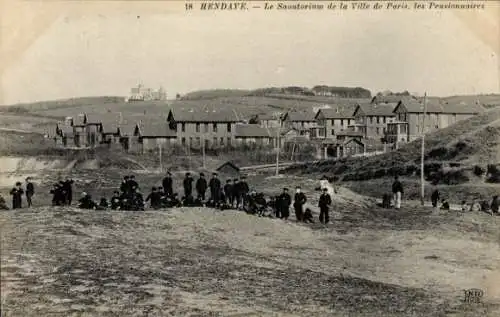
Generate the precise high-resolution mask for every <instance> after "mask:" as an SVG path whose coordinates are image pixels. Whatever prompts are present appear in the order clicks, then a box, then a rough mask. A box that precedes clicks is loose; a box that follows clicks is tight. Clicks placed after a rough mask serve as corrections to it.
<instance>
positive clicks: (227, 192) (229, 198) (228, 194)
mask: <svg viewBox="0 0 500 317" xmlns="http://www.w3.org/2000/svg"><path fill="white" fill-rule="evenodd" d="M224 196H225V198H226V199H225V202H226V203H227V204H232V202H233V196H234V195H233V185H232V184H226V185H224Z"/></svg>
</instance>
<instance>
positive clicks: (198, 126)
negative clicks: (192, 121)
mask: <svg viewBox="0 0 500 317" xmlns="http://www.w3.org/2000/svg"><path fill="white" fill-rule="evenodd" d="M196 132H198V133H200V124H199V123H197V124H196Z"/></svg>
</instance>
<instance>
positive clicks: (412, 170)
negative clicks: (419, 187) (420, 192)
mask: <svg viewBox="0 0 500 317" xmlns="http://www.w3.org/2000/svg"><path fill="white" fill-rule="evenodd" d="M417 170H418V168H417V167H416V166H415V165H408V166H407V167H406V175H413V174H414V173H415V172H416V171H417Z"/></svg>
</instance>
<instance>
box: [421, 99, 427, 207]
mask: <svg viewBox="0 0 500 317" xmlns="http://www.w3.org/2000/svg"><path fill="white" fill-rule="evenodd" d="M426 113H427V92H426V93H425V94H424V116H423V118H422V150H421V153H420V186H421V188H420V203H421V204H422V206H423V205H424V202H425V183H424V152H425V115H426Z"/></svg>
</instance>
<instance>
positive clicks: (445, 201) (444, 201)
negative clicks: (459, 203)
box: [441, 199, 450, 210]
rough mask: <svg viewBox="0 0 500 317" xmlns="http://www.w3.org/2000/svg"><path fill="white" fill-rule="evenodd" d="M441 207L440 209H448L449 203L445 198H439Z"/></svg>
mask: <svg viewBox="0 0 500 317" xmlns="http://www.w3.org/2000/svg"><path fill="white" fill-rule="evenodd" d="M441 209H442V210H450V204H449V203H448V201H447V200H446V199H442V200H441Z"/></svg>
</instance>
